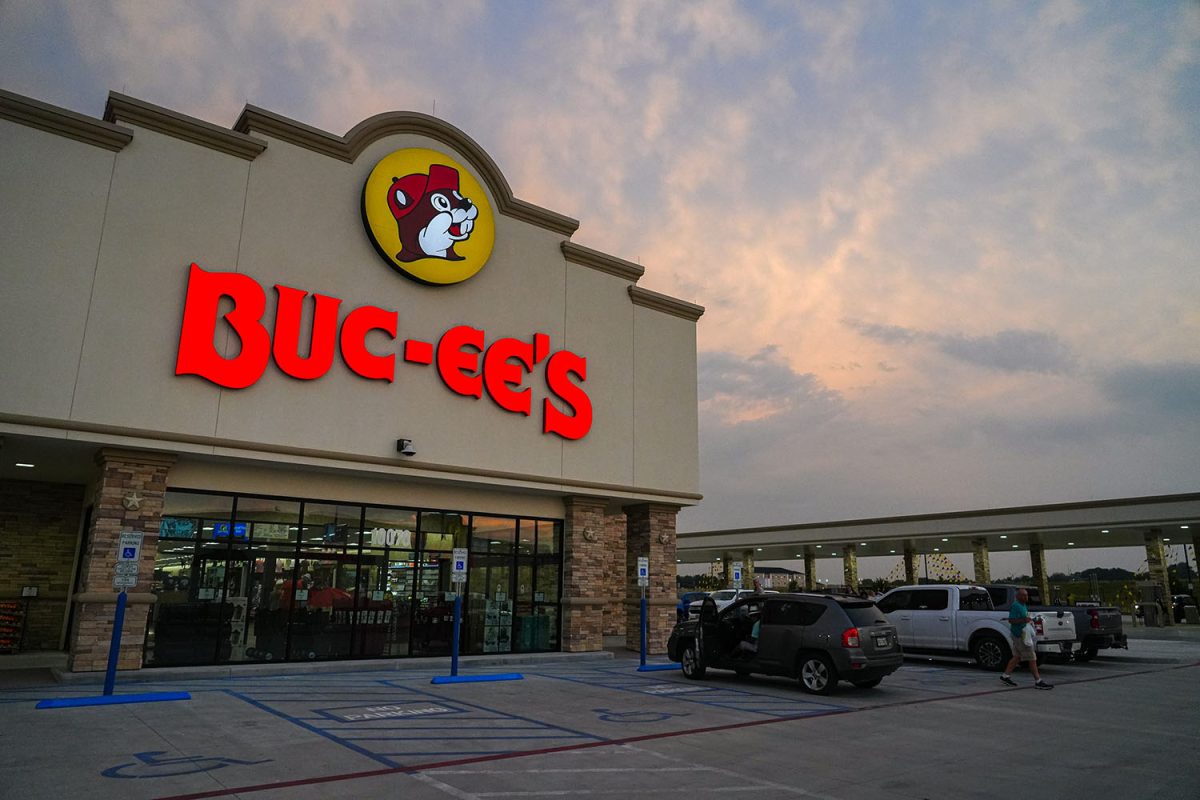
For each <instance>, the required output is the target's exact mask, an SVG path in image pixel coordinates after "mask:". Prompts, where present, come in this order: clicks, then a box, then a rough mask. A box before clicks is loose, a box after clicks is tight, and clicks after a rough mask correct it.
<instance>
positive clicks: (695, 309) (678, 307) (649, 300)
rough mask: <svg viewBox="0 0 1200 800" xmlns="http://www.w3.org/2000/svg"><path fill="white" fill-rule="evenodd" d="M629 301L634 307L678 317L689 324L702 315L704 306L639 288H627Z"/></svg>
mask: <svg viewBox="0 0 1200 800" xmlns="http://www.w3.org/2000/svg"><path fill="white" fill-rule="evenodd" d="M629 299H630V300H632V301H633V304H634V305H635V306H644V307H645V308H652V309H654V310H655V311H661V312H663V313H664V314H671V315H672V316H676V317H680V318H681V319H686V320H689V321H691V322H695V321H696V320H698V319H700V317H701V316H703V315H704V306H698V305H696V304H695V303H689V302H687V301H686V300H678V299H676V298H674V297H670V296H668V295H665V294H659V293H658V292H652V291H650V290H649V289H643V288H642V287H640V286H630V287H629Z"/></svg>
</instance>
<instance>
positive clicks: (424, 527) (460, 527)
mask: <svg viewBox="0 0 1200 800" xmlns="http://www.w3.org/2000/svg"><path fill="white" fill-rule="evenodd" d="M420 525H421V547H422V549H423V550H425V551H430V550H442V551H446V552H449V551H451V550H453V549H454V548H456V547H466V546H467V518H466V517H465V516H463V515H462V514H447V513H443V512H438V511H422V512H421V520H420Z"/></svg>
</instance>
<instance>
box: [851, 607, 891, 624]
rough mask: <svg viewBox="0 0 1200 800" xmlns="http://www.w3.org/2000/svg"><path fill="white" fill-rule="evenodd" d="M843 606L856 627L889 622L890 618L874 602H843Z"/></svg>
mask: <svg viewBox="0 0 1200 800" xmlns="http://www.w3.org/2000/svg"><path fill="white" fill-rule="evenodd" d="M841 606H842V610H844V611H845V612H846V616H848V617H849V618H850V621H851V622H853V623H854V625H855V626H856V627H859V628H869V627H870V626H872V625H887V624H888V618H887V617H885V616H884V615H883V612H882V611H880V610H879V607H878V606H876V605H875V604H874V603H842V604H841Z"/></svg>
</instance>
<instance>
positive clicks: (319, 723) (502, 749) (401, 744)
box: [225, 678, 602, 768]
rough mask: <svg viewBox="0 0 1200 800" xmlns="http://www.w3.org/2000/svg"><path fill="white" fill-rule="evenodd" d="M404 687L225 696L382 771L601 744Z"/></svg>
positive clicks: (392, 683) (382, 684) (375, 682)
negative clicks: (422, 762)
mask: <svg viewBox="0 0 1200 800" xmlns="http://www.w3.org/2000/svg"><path fill="white" fill-rule="evenodd" d="M408 683H409V681H406V680H398V679H394V678H388V679H379V678H374V679H372V680H369V681H364V682H361V683H359V684H358V685H357V686H354V687H351V688H347V689H338V690H334V691H329V690H325V689H314V690H304V689H300V688H299V687H295V688H294V689H293V690H292V691H285V690H283V689H280V688H277V687H271V688H270V689H267V690H261V689H260V690H255V689H252V688H249V687H239V688H238V689H236V690H235V689H226V690H225V691H226V693H227V694H228V695H229V696H231V697H234V698H236V699H239V700H242V701H243V702H246V703H249V704H250V705H253V706H254V707H256V708H258V709H260V710H262V711H266V712H267V713H269V714H272V715H274V716H276V717H279V718H280V719H283V720H286V721H288V722H290V723H292V724H293V725H296V726H298V727H301V728H303V729H305V730H307V731H309V732H311V733H315V734H316V735H318V736H321V737H322V738H325V739H327V740H329V741H331V742H333V743H335V744H337V745H339V746H341V747H344V748H346V749H348V750H350V751H352V752H354V753H357V754H359V755H362V756H366V757H367V758H370V759H372V760H373V761H375V762H376V763H378V764H381V765H383V766H385V767H389V768H396V767H400V766H402V765H403V764H404V763H405V762H407V761H411V760H412V759H414V758H420V759H427V758H430V757H434V756H437V757H443V756H479V755H488V754H506V753H511V752H515V751H518V750H522V749H525V748H528V747H529V746H530V745H531V744H532V745H534V746H540V745H544V746H557V745H567V744H574V743H578V742H579V741H581V740H587V741H595V740H600V739H602V737H598V736H595V735H593V734H590V733H586V732H584V731H578V730H573V729H570V728H566V727H563V726H561V725H554V724H551V723H548V722H543V721H541V720H537V719H533V718H530V717H526V716H522V715H520V714H514V713H510V712H506V711H502V710H498V709H494V708H490V707H487V706H483V705H480V704H478V703H472V702H467V701H464V700H462V699H460V698H453V699H451V698H448V697H445V696H443V695H441V694H438V693H435V692H432V691H428V690H426V689H423V688H418V686H419V685H418V686H412V685H407V684H408ZM352 700H353V701H354V702H351V701H352Z"/></svg>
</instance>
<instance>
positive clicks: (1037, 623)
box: [1033, 617, 1046, 636]
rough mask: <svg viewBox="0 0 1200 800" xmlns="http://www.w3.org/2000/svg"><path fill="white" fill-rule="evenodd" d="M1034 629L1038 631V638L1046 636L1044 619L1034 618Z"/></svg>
mask: <svg viewBox="0 0 1200 800" xmlns="http://www.w3.org/2000/svg"><path fill="white" fill-rule="evenodd" d="M1033 629H1034V630H1035V631H1037V635H1038V636H1044V635H1045V634H1046V627H1045V623H1044V622H1043V620H1042V618H1041V617H1034V619H1033Z"/></svg>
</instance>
